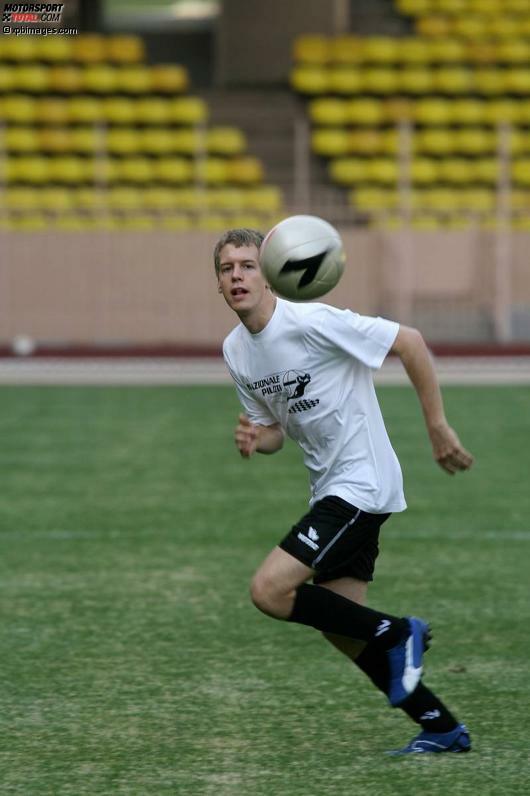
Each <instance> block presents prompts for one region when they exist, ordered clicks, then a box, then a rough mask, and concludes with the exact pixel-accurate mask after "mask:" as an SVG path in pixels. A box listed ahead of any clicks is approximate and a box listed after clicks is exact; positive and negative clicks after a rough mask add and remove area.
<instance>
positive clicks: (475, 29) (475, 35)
mask: <svg viewBox="0 0 530 796" xmlns="http://www.w3.org/2000/svg"><path fill="white" fill-rule="evenodd" d="M451 32H452V33H453V35H455V36H462V38H464V39H471V40H476V39H485V38H486V37H487V36H489V35H490V29H489V25H488V20H487V18H486V17H482V16H469V15H468V14H462V16H456V17H455V18H454V19H453V20H452V24H451Z"/></svg>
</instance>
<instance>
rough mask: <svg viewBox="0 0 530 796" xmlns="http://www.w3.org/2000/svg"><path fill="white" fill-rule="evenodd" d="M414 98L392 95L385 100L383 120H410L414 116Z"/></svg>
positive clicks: (393, 121)
mask: <svg viewBox="0 0 530 796" xmlns="http://www.w3.org/2000/svg"><path fill="white" fill-rule="evenodd" d="M415 105H416V100H413V99H411V98H408V97H392V99H388V100H386V101H385V104H384V110H383V116H384V119H385V121H387V122H392V123H393V124H395V123H396V122H403V121H412V119H413V117H414V111H415Z"/></svg>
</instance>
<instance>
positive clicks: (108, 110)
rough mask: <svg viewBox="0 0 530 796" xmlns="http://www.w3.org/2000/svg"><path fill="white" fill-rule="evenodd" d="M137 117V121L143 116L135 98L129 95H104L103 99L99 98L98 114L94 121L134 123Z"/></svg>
mask: <svg viewBox="0 0 530 796" xmlns="http://www.w3.org/2000/svg"><path fill="white" fill-rule="evenodd" d="M137 118H138V120H139V121H140V120H142V121H143V116H142V114H141V111H140V109H139V108H138V104H137V102H136V100H133V99H130V98H129V97H105V99H103V100H101V104H100V105H99V108H98V115H97V116H96V117H95V118H94V121H95V122H97V121H102V122H103V121H105V122H110V123H111V124H134V122H135V121H136V119H137ZM146 121H147V120H146Z"/></svg>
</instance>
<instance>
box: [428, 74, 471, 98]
mask: <svg viewBox="0 0 530 796" xmlns="http://www.w3.org/2000/svg"><path fill="white" fill-rule="evenodd" d="M433 85H434V87H435V89H436V91H439V92H440V93H441V94H451V95H454V94H460V95H461V94H469V93H471V92H472V91H473V76H472V74H471V72H470V71H469V70H468V69H465V68H459V67H442V68H440V69H437V70H435V72H434V80H433Z"/></svg>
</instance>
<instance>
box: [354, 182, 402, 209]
mask: <svg viewBox="0 0 530 796" xmlns="http://www.w3.org/2000/svg"><path fill="white" fill-rule="evenodd" d="M349 201H350V204H351V205H353V206H354V207H356V208H357V209H358V210H360V211H361V212H364V213H373V212H380V211H382V210H393V209H395V208H396V206H397V204H398V194H397V193H396V192H395V191H389V190H388V189H387V188H378V187H377V186H374V185H366V186H363V187H360V188H355V189H354V190H353V191H351V192H350V195H349Z"/></svg>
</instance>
